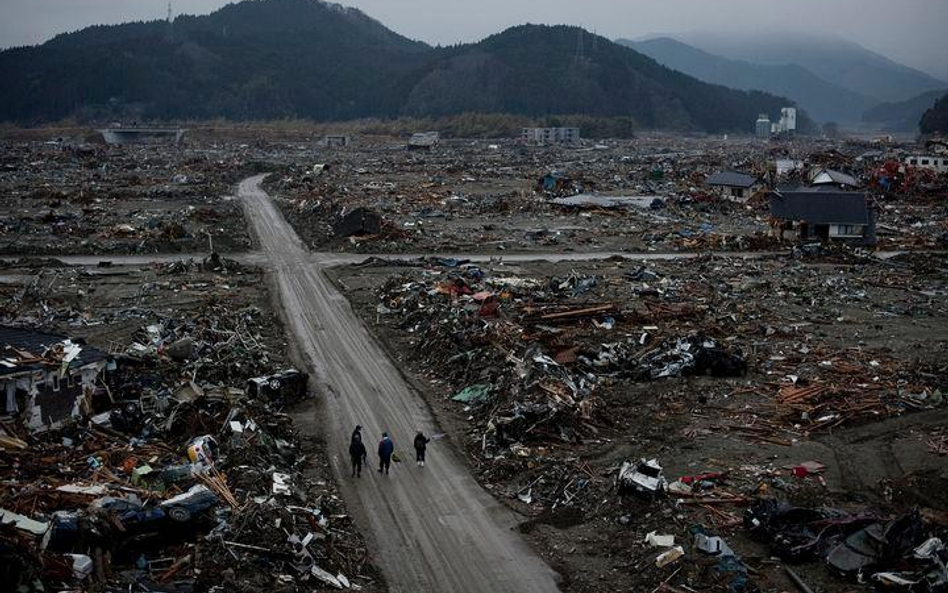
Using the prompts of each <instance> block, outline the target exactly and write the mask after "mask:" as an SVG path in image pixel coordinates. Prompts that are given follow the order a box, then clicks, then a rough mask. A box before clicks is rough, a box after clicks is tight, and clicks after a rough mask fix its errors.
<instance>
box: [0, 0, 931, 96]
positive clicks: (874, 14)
mask: <svg viewBox="0 0 948 593" xmlns="http://www.w3.org/2000/svg"><path fill="white" fill-rule="evenodd" d="M342 3H343V4H347V5H351V6H357V7H359V8H361V9H362V10H364V11H365V12H366V13H368V14H369V15H370V16H373V17H375V18H377V19H378V20H380V21H382V23H384V24H385V25H387V26H388V27H389V28H391V29H394V30H395V31H396V32H398V33H401V34H402V35H406V36H408V37H411V38H414V39H420V40H422V41H427V42H429V43H440V44H452V43H456V42H464V41H476V40H478V39H481V38H483V37H485V36H487V35H490V34H491V33H496V32H499V31H501V30H502V29H505V28H506V27H509V26H512V25H519V24H523V23H526V22H530V23H549V24H560V23H566V24H573V25H582V26H584V27H586V28H588V29H590V30H595V31H596V32H598V33H599V34H601V35H604V36H606V37H609V38H616V37H639V36H643V35H648V34H652V33H674V32H676V31H693V30H713V31H723V30H741V29H748V28H749V29H752V30H756V31H759V30H760V29H771V28H778V27H789V28H791V29H802V30H807V31H810V32H824V33H833V34H837V35H840V36H843V37H846V38H849V39H851V40H853V41H856V42H858V43H860V44H862V45H864V46H866V47H868V48H869V49H872V50H875V51H877V52H879V53H882V54H884V55H886V56H888V57H890V58H892V59H894V60H896V61H899V62H902V63H903V64H906V65H908V66H913V67H915V68H919V69H921V70H925V71H928V72H930V73H931V74H934V75H936V76H939V77H941V78H942V79H945V80H948V0H348V1H346V2H342ZM224 4H227V2H226V1H224V0H173V1H172V10H173V11H174V13H176V14H179V13H190V14H204V13H208V12H211V11H213V10H215V9H217V8H219V7H221V6H223V5H224ZM166 12H167V0H0V47H9V46H13V45H25V44H34V43H40V42H42V41H45V40H46V39H48V38H50V37H51V36H53V35H55V34H56V33H60V32H63V31H72V30H75V29H80V28H82V27H85V26H88V25H92V24H106V23H120V22H124V21H129V20H151V19H155V18H164V16H165V14H166Z"/></svg>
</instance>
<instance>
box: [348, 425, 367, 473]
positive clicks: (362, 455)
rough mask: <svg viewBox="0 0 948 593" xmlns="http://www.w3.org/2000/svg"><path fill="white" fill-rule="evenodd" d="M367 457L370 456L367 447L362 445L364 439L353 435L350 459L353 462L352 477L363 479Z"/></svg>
mask: <svg viewBox="0 0 948 593" xmlns="http://www.w3.org/2000/svg"><path fill="white" fill-rule="evenodd" d="M366 457H368V454H367V452H366V450H365V445H364V444H363V443H362V438H361V436H359V437H358V438H357V436H356V435H355V434H353V435H352V442H351V443H349V458H350V459H351V460H352V477H353V478H361V477H362V464H363V463H365V461H366Z"/></svg>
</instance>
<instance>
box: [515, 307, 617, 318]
mask: <svg viewBox="0 0 948 593" xmlns="http://www.w3.org/2000/svg"><path fill="white" fill-rule="evenodd" d="M616 313H617V309H616V306H615V305H614V304H612V303H609V304H606V305H595V306H592V307H583V308H579V309H568V310H565V311H555V312H552V313H543V312H542V311H538V312H535V313H532V314H528V315H527V316H526V319H525V321H547V322H555V321H574V320H579V319H588V318H590V317H598V316H600V315H606V314H609V315H615V314H616Z"/></svg>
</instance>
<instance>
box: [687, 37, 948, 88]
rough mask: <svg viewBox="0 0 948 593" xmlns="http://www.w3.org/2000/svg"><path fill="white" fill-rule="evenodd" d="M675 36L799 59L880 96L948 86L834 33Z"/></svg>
mask: <svg viewBox="0 0 948 593" xmlns="http://www.w3.org/2000/svg"><path fill="white" fill-rule="evenodd" d="M676 37H678V38H679V39H680V40H681V41H683V42H685V43H687V44H689V45H692V46H695V47H698V48H700V49H702V50H704V51H706V52H710V53H712V54H715V55H719V56H722V57H725V58H729V59H732V60H745V61H748V62H753V63H755V64H765V65H781V64H787V63H792V64H797V65H799V66H802V67H804V68H806V69H807V70H809V71H810V72H812V73H813V74H815V75H817V76H819V77H820V78H822V79H823V80H827V81H831V82H832V83H833V84H836V85H838V86H841V87H843V88H846V89H849V90H850V91H852V92H854V93H858V94H860V95H863V96H865V97H870V98H875V99H877V100H879V101H904V100H906V99H909V98H911V97H914V96H916V95H919V94H920V93H923V92H925V91H930V90H934V89H940V88H945V87H946V86H948V84H946V83H945V82H943V81H940V80H937V79H935V78H933V77H931V76H929V75H928V74H925V73H924V72H920V71H919V70H916V69H914V68H909V67H908V66H904V65H902V64H899V63H897V62H894V61H892V60H890V59H889V58H886V57H885V56H882V55H880V54H877V53H875V52H873V51H871V50H868V49H866V48H865V47H862V46H861V45H859V44H857V43H853V42H851V41H848V40H845V39H841V38H837V37H827V36H821V35H815V34H807V33H799V32H788V33H775V32H756V33H755V32H748V33H744V34H741V35H723V34H717V33H707V32H705V33H689V34H687V35H683V36H676Z"/></svg>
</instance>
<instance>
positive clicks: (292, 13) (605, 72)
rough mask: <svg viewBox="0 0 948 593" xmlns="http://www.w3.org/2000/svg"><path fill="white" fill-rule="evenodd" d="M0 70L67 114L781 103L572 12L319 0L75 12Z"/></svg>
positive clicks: (10, 117) (10, 104) (19, 117)
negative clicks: (496, 14) (464, 12)
mask: <svg viewBox="0 0 948 593" xmlns="http://www.w3.org/2000/svg"><path fill="white" fill-rule="evenodd" d="M578 39H586V40H587V42H586V45H585V49H582V48H583V45H582V44H580V45H577V40H578ZM0 76H3V77H4V80H7V81H10V82H11V83H10V84H7V85H4V86H3V87H0V119H2V120H7V121H16V122H20V123H24V122H25V123H37V122H42V121H50V120H54V119H58V118H62V117H69V116H72V115H77V114H78V115H80V116H82V117H84V118H86V119H89V118H92V119H99V120H103V119H105V120H109V119H129V118H135V117H138V118H140V119H206V118H215V117H226V118H231V119H237V120H241V119H278V118H287V117H305V118H312V119H317V120H322V121H333V120H345V119H357V118H361V117H382V118H392V117H398V116H402V115H410V116H422V115H424V116H428V115H446V114H459V113H465V112H482V113H511V114H518V115H530V116H549V115H569V114H587V115H594V116H603V117H624V118H629V119H631V120H634V121H635V122H636V123H637V124H638V125H639V126H641V127H647V128H671V129H680V130H701V131H707V132H714V133H718V132H725V131H743V132H746V133H751V132H752V131H753V122H754V120H755V119H756V116H757V114H758V113H760V112H767V113H770V114H771V115H776V113H777V112H778V111H779V108H780V107H783V106H786V105H788V104H790V102H789V101H788V100H787V99H785V98H782V97H777V96H773V95H770V94H767V93H762V92H756V91H749V92H745V91H736V90H733V89H728V88H725V87H722V86H719V85H712V84H707V83H704V82H701V81H698V80H697V79H694V78H692V77H689V76H687V75H685V74H682V73H679V72H676V71H673V70H670V69H668V68H665V67H664V66H661V65H660V64H658V63H657V62H656V61H654V60H653V59H651V58H649V57H647V56H644V55H642V54H640V53H638V52H636V51H634V50H632V49H629V48H624V47H621V46H618V45H616V44H613V43H612V42H611V41H609V40H607V39H605V38H602V37H598V36H595V35H593V34H591V33H588V32H586V31H584V30H582V29H579V28H577V27H568V26H554V27H550V26H545V25H521V26H518V27H511V28H509V29H507V30H505V31H503V32H500V33H497V34H495V35H491V36H489V37H487V38H485V39H483V40H481V41H479V42H477V43H469V44H460V45H456V46H451V47H431V46H429V45H427V44H425V43H422V42H419V41H413V40H411V39H408V38H407V37H404V36H402V35H399V34H398V33H396V32H394V31H392V30H390V29H388V28H387V27H385V26H384V25H383V24H382V23H380V22H378V21H376V20H375V19H373V18H371V17H369V16H367V15H365V14H364V13H362V12H361V11H359V10H358V9H354V8H348V7H342V6H340V5H336V4H329V3H325V2H321V1H319V0H254V1H248V2H239V3H236V4H229V5H227V6H225V7H223V8H221V9H220V10H218V11H215V12H213V13H211V14H209V15H202V16H180V17H178V18H176V19H175V20H174V22H173V23H168V22H164V21H152V22H147V23H143V22H139V23H129V24H125V25H111V26H96V27H89V28H86V29H83V30H81V31H76V32H72V33H64V34H62V35H58V36H56V37H54V38H53V39H51V40H50V41H48V42H46V43H45V44H42V45H39V46H33V47H28V48H15V49H11V50H6V51H3V52H0ZM800 119H801V122H803V123H804V124H806V123H807V121H808V120H807V118H806V116H805V114H802V113H801V118H800Z"/></svg>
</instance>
